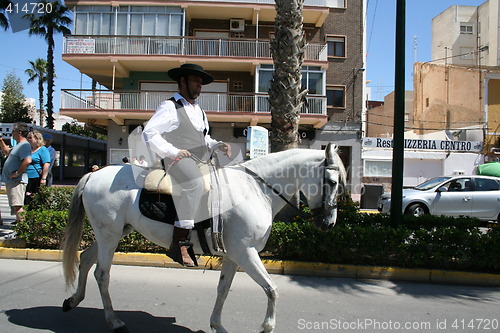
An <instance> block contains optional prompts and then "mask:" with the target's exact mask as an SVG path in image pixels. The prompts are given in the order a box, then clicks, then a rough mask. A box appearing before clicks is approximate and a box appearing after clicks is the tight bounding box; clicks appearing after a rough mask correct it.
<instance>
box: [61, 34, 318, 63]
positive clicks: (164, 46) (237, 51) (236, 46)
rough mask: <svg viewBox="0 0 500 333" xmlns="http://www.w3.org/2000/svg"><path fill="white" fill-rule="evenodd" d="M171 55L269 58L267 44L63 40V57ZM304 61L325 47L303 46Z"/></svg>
mask: <svg viewBox="0 0 500 333" xmlns="http://www.w3.org/2000/svg"><path fill="white" fill-rule="evenodd" d="M70 54H79V55H97V54H100V55H172V56H203V57H218V58H220V57H231V58H269V59H270V58H271V50H270V46H269V41H262V40H256V39H253V40H248V39H204V38H195V37H140V36H64V43H63V55H70ZM304 60H305V61H327V60H328V56H327V47H326V44H307V45H306V50H305V56H304Z"/></svg>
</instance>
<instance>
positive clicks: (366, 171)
mask: <svg viewBox="0 0 500 333" xmlns="http://www.w3.org/2000/svg"><path fill="white" fill-rule="evenodd" d="M363 176H364V177H391V176H392V161H368V160H365V167H364V168H363Z"/></svg>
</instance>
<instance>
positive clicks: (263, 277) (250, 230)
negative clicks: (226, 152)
mask: <svg viewBox="0 0 500 333" xmlns="http://www.w3.org/2000/svg"><path fill="white" fill-rule="evenodd" d="M245 168H247V169H248V170H252V171H254V172H255V174H252V172H245ZM222 172H223V175H222V176H221V177H223V178H224V179H225V181H226V182H227V184H228V185H229V186H227V192H228V195H227V197H226V199H228V200H226V201H230V202H229V204H227V203H226V207H225V208H224V209H223V210H222V215H223V219H224V221H225V224H224V232H223V240H224V244H225V248H226V253H225V254H224V255H223V257H224V258H223V264H222V271H221V275H220V280H219V285H218V288H217V300H216V302H215V306H214V309H213V312H212V315H211V318H210V327H211V328H212V331H213V332H218V333H220V332H226V330H225V329H224V327H223V326H222V323H221V312H222V307H223V305H224V301H225V299H226V297H227V295H228V292H229V288H230V286H231V283H232V280H233V277H234V275H235V273H236V270H237V269H238V267H241V268H243V270H244V271H245V272H246V273H247V274H248V275H250V277H251V278H252V279H253V280H254V281H255V282H257V283H258V284H259V285H260V286H261V287H262V288H263V289H264V291H265V293H266V295H267V297H268V304H267V311H266V316H265V319H264V322H263V324H262V329H263V332H273V330H274V327H275V322H276V315H275V306H276V300H277V298H278V293H277V290H276V285H275V284H274V283H273V281H272V280H271V278H270V276H269V274H268V273H267V271H266V269H265V267H264V265H263V264H262V261H261V260H260V258H259V251H261V250H262V249H263V248H264V245H265V244H266V242H267V239H268V238H269V234H270V233H271V223H272V220H273V217H274V216H275V214H277V213H278V212H279V211H280V210H281V209H282V208H283V207H284V205H285V204H286V203H285V200H289V199H290V198H291V197H292V196H293V195H294V194H296V193H297V192H298V191H301V192H302V193H303V195H304V196H305V197H306V199H307V201H308V204H309V206H310V207H311V209H312V210H313V212H315V214H316V215H317V218H316V221H317V225H318V227H320V228H321V229H322V230H328V229H330V228H331V227H333V226H334V225H335V221H336V219H337V204H336V200H337V195H338V192H339V188H341V185H342V184H345V176H346V172H345V169H344V166H343V164H342V161H341V160H340V157H339V156H338V154H337V152H336V149H335V147H334V145H332V144H330V145H328V147H327V149H326V151H321V150H305V149H304V150H301V149H295V150H289V151H285V152H280V153H275V154H269V155H267V156H264V157H260V158H257V159H255V160H251V161H248V162H245V163H242V164H241V165H239V166H231V167H227V168H223V169H222ZM140 190H141V188H140V187H139V186H138V185H137V184H136V182H135V180H134V177H133V172H132V167H131V166H110V167H106V168H103V169H102V170H100V171H97V172H95V173H91V174H87V175H85V176H83V177H82V179H81V180H80V182H79V183H78V186H77V187H76V190H75V193H74V195H73V198H72V202H71V207H70V211H69V221H68V226H67V227H66V231H65V238H64V244H63V249H64V255H63V268H64V275H65V279H66V285H67V286H71V285H72V284H73V283H74V281H75V279H76V275H77V274H76V273H77V268H78V270H79V276H78V287H77V290H76V292H75V293H74V294H73V295H72V296H71V297H70V298H68V299H66V300H65V301H64V304H63V309H64V311H69V310H71V309H73V308H75V307H76V306H78V304H79V303H80V302H81V301H82V300H83V299H84V297H85V288H86V282H87V275H88V272H89V270H90V268H91V266H92V265H93V264H94V263H95V262H97V266H96V269H95V273H94V275H95V278H96V280H97V283H98V285H99V291H100V293H101V298H102V301H103V305H104V313H105V317H106V321H107V323H108V324H109V326H110V327H111V328H112V329H113V330H114V332H128V330H127V328H126V326H125V323H124V322H123V321H121V320H120V319H119V318H118V317H117V316H116V315H115V313H114V310H113V307H112V304H111V298H110V295H109V292H108V287H109V278H110V275H109V272H110V268H111V263H112V259H113V253H114V251H115V249H116V247H117V245H118V241H119V240H120V239H121V238H122V237H123V236H124V235H127V234H128V233H130V232H131V231H132V230H137V231H138V232H140V233H141V234H142V235H144V236H145V237H146V238H148V239H149V240H151V241H153V242H155V243H156V244H158V245H160V246H163V247H165V248H168V247H169V246H170V241H171V239H172V232H173V226H172V225H169V224H166V223H161V222H158V221H154V220H151V219H148V218H146V217H145V216H143V215H142V214H141V213H140V212H139V208H138V201H139V200H138V194H139V193H140ZM85 212H86V213H87V216H88V218H89V221H90V224H91V225H92V228H93V229H94V234H95V242H94V243H93V244H92V245H91V246H90V247H89V248H87V249H86V250H85V251H84V252H82V254H81V255H80V265H79V267H78V254H77V253H78V252H77V250H78V246H79V244H80V241H81V237H82V229H83V226H82V225H83V219H84V214H85ZM196 240H197V236H196V235H195V233H193V237H192V241H193V242H194V243H196ZM195 250H196V249H195ZM198 250H199V249H198ZM197 253H198V252H197Z"/></svg>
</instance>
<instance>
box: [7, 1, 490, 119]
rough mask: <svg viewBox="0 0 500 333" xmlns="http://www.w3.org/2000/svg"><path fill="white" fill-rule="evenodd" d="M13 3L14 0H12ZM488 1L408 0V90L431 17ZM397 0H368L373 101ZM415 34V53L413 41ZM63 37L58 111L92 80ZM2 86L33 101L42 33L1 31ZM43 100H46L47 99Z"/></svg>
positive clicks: (389, 51)
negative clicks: (14, 86) (73, 60)
mask: <svg viewBox="0 0 500 333" xmlns="http://www.w3.org/2000/svg"><path fill="white" fill-rule="evenodd" d="M14 1H15V0H14ZM485 1H486V0H406V43H405V44H406V48H405V50H406V56H405V58H406V60H405V64H406V84H405V89H406V90H413V81H412V80H413V77H412V69H413V62H414V61H421V62H426V61H430V60H431V21H432V18H433V17H435V16H436V15H438V14H440V13H441V12H443V11H444V10H445V9H446V8H448V7H449V6H452V5H466V6H478V5H480V4H482V3H484V2H485ZM396 2H397V0H367V14H366V22H367V24H366V31H367V62H366V66H365V68H366V73H365V74H366V79H367V81H370V83H368V84H367V86H368V87H371V89H372V99H373V100H383V98H384V96H385V95H387V94H389V93H390V92H392V91H393V90H394V58H395V57H394V52H395V51H394V49H395V47H394V46H395V27H396ZM415 38H416V44H417V52H416V57H415V52H414V45H415V42H414V40H415ZM62 40H63V38H62V35H56V36H55V44H56V47H55V52H54V63H55V68H56V75H57V78H56V80H55V82H56V86H55V92H54V106H55V111H56V112H58V110H59V99H60V97H59V96H60V89H90V88H91V79H90V78H89V77H87V76H86V75H81V74H80V72H79V71H78V70H77V69H76V68H74V67H72V66H70V65H68V64H67V63H65V62H64V61H62ZM0 45H1V47H2V50H0V89H1V87H2V86H3V81H4V78H5V76H6V75H8V74H9V73H12V72H14V73H15V74H16V75H17V76H18V77H19V78H20V79H21V81H22V83H23V85H24V95H25V96H26V97H31V98H34V99H35V100H36V103H37V107H38V87H37V84H36V83H35V82H34V83H31V84H28V83H27V81H28V78H29V77H28V76H27V75H26V74H25V73H24V71H25V70H26V69H28V68H30V64H29V61H30V60H31V61H35V60H36V59H37V58H44V59H46V55H47V44H46V42H45V40H44V39H43V38H42V37H39V36H29V35H28V32H27V31H26V30H23V31H19V32H15V33H14V32H12V31H9V30H8V31H3V30H2V31H0ZM45 102H46V101H45Z"/></svg>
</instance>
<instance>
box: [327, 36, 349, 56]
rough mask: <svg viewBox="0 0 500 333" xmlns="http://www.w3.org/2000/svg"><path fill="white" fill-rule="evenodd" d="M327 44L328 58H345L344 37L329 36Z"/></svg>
mask: <svg viewBox="0 0 500 333" xmlns="http://www.w3.org/2000/svg"><path fill="white" fill-rule="evenodd" d="M326 43H327V45H328V56H329V57H336V58H345V57H346V54H345V53H346V52H345V37H344V36H327V37H326Z"/></svg>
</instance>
